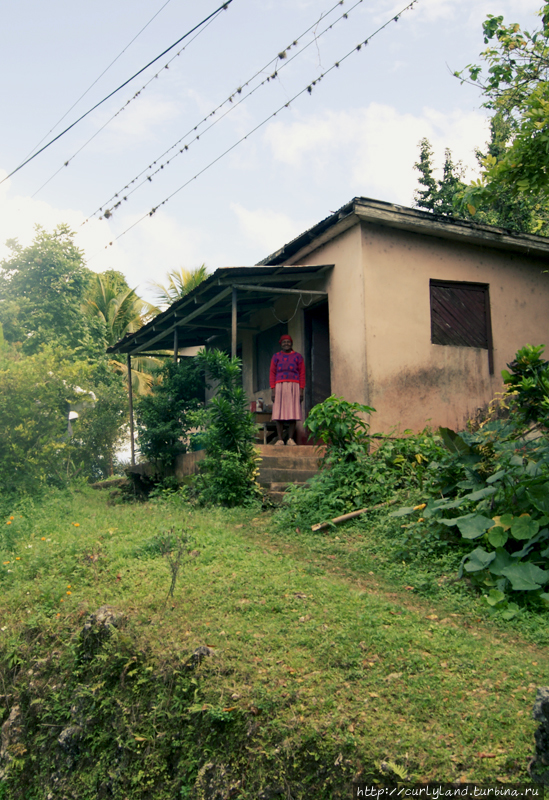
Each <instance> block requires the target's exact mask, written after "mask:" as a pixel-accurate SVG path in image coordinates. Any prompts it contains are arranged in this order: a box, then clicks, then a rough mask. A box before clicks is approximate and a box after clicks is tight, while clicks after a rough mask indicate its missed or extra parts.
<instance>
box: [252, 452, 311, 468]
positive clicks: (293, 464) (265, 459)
mask: <svg viewBox="0 0 549 800" xmlns="http://www.w3.org/2000/svg"><path fill="white" fill-rule="evenodd" d="M260 458H261V461H260V462H259V468H260V469H306V470H312V471H314V472H317V471H318V458H303V457H301V458H293V457H292V456H291V455H288V456H286V455H284V456H279V457H278V458H277V457H274V456H260Z"/></svg>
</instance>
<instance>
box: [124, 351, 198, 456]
mask: <svg viewBox="0 0 549 800" xmlns="http://www.w3.org/2000/svg"><path fill="white" fill-rule="evenodd" d="M204 393H205V383H204V376H203V369H202V366H201V365H200V364H199V362H198V361H197V360H196V359H195V358H192V359H190V358H189V359H184V360H182V361H180V362H179V363H177V364H175V363H173V362H172V361H170V362H168V363H167V364H165V365H164V366H163V367H162V368H161V369H160V370H159V371H158V374H157V378H156V381H155V383H154V386H153V390H152V393H151V394H150V395H145V396H144V397H141V398H140V400H139V402H138V403H137V405H136V417H137V428H138V441H139V448H140V450H141V453H142V454H143V455H144V456H145V458H147V459H149V460H150V461H153V462H156V463H158V464H159V465H161V466H166V467H171V466H172V465H173V464H174V462H175V459H176V458H177V456H178V455H179V454H180V453H185V452H187V450H188V449H189V447H190V432H191V429H192V427H193V424H194V423H193V419H194V418H193V417H192V412H196V411H197V410H198V409H199V408H201V407H203V405H204Z"/></svg>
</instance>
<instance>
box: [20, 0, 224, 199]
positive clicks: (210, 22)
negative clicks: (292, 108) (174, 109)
mask: <svg viewBox="0 0 549 800" xmlns="http://www.w3.org/2000/svg"><path fill="white" fill-rule="evenodd" d="M168 2H170V0H168ZM215 19H216V18H215V17H214V18H213V19H211V20H209V22H207V23H206V24H205V25H203V26H202V28H200V30H199V31H197V33H196V35H195V36H193V38H192V39H190V40H189V41H188V42H187V44H186V45H185V46H184V47H182V48H181V50H178V52H177V53H176V54H175V55H174V56H173V57H172V58H170V60H169V61H167V62H166V64H165V65H164V66H163V67H162V69H160V70H159V71H158V72H156V73H155V74H154V75H153V76H152V78H150V79H149V80H148V81H147V82H146V83H145V84H144V85H143V86H142V87H141V89H139V90H138V91H137V92H135V94H134V95H133V97H130V99H129V100H127V101H126V102H125V103H124V105H123V106H122V107H121V108H119V109H118V111H117V112H116V113H115V114H113V115H112V117H110V118H109V119H108V120H107V121H106V122H105V123H103V125H101V127H100V128H98V129H97V130H96V131H95V133H94V134H93V135H92V136H90V138H89V139H88V140H87V141H85V142H84V144H83V145H82V146H81V147H79V148H78V150H76V152H74V153H73V154H72V156H71V157H70V158H68V159H67V160H66V161H64V162H63V164H61V166H60V167H59V168H58V169H56V171H55V172H54V173H53V175H50V177H49V178H48V179H47V180H46V181H44V183H43V184H42V186H40V187H39V188H38V189H37V190H36V191H35V192H34V194H32V195H31V198H34V197H36V195H37V194H38V193H39V192H41V191H42V189H43V188H44V187H45V186H47V185H48V183H50V181H52V180H53V179H54V178H55V177H56V175H59V173H60V172H61V171H62V170H63V169H64V168H65V167H68V166H69V164H70V163H71V161H72V160H73V159H74V158H75V157H76V156H77V155H78V154H79V153H81V152H82V150H84V148H85V147H87V146H88V145H89V143H90V142H93V140H94V139H95V137H96V136H99V134H100V133H101V131H102V130H104V129H105V128H106V127H107V126H108V125H110V124H111V122H112V121H113V120H114V119H116V117H117V116H118V115H119V114H121V113H122V112H123V111H125V110H126V108H127V107H128V106H129V105H130V103H131V102H133V101H134V100H136V99H137V98H138V97H139V96H140V95H141V93H142V92H143V91H144V90H145V89H146V88H147V86H148V85H149V84H150V83H152V82H153V81H155V80H156V79H157V78H158V77H159V75H160V73H161V72H163V71H164V70H165V69H169V65H170V64H171V63H172V61H175V59H176V58H178V57H179V56H180V55H181V53H183V52H184V51H185V50H186V49H187V47H188V46H189V45H190V44H192V43H193V42H194V40H195V39H197V38H198V37H199V36H200V34H201V33H204V31H205V30H207V29H208V28H209V26H210V25H211V24H212V23H213V22H215ZM109 202H110V201H109Z"/></svg>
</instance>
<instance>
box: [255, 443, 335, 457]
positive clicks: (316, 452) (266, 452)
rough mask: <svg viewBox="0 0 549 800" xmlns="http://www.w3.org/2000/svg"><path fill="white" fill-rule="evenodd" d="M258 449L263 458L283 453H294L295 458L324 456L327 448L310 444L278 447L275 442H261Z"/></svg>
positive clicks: (257, 446)
mask: <svg viewBox="0 0 549 800" xmlns="http://www.w3.org/2000/svg"><path fill="white" fill-rule="evenodd" d="M256 450H257V451H258V453H259V454H260V455H261V457H262V458H266V457H268V456H278V455H280V456H282V455H290V454H291V455H292V457H293V458H314V457H316V458H317V459H319V458H322V456H323V455H324V451H325V450H326V448H325V447H311V446H309V445H302V444H296V445H295V446H294V447H292V446H290V447H288V445H285V446H284V447H278V446H277V445H274V444H259V445H256Z"/></svg>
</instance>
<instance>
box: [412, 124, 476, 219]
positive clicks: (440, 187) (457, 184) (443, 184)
mask: <svg viewBox="0 0 549 800" xmlns="http://www.w3.org/2000/svg"><path fill="white" fill-rule="evenodd" d="M419 148H420V149H419V161H417V162H416V163H415V164H414V169H417V170H418V171H419V173H420V177H419V178H418V181H419V184H420V185H421V186H423V187H424V188H423V189H416V191H415V193H414V204H415V206H416V208H421V209H425V211H433V212H434V213H435V214H443V215H446V216H452V217H455V216H459V215H460V214H459V211H458V210H457V209H456V208H455V206H454V202H453V199H454V195H455V194H456V192H457V191H458V190H460V189H462V188H464V184H463V182H462V178H463V167H462V165H461V162H458V163H457V164H454V162H453V159H452V153H451V151H450V150H449V149H448V148H446V150H445V151H444V167H443V173H442V180H439V179H437V178H435V177H434V174H433V173H434V169H435V168H434V167H433V148H432V147H431V143H430V142H429V140H428V139H426V138H424V139H422V140H421V141H420V143H419Z"/></svg>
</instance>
